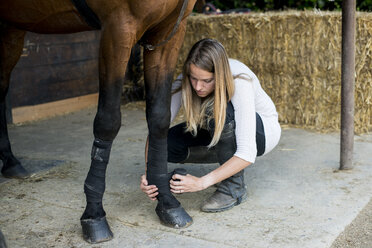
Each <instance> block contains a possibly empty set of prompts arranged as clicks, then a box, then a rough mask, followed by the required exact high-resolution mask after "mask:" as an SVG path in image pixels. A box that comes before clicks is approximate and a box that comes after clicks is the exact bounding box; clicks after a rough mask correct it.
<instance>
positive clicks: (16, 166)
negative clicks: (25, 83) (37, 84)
mask: <svg viewBox="0 0 372 248" xmlns="http://www.w3.org/2000/svg"><path fill="white" fill-rule="evenodd" d="M25 33H26V32H25V31H21V30H18V29H14V28H11V27H6V28H3V29H1V30H0V159H1V160H2V161H3V168H2V169H1V173H2V174H3V176H4V177H9V178H26V177H28V176H29V175H30V174H29V173H28V172H27V171H26V170H25V169H24V168H23V166H22V165H21V163H20V162H19V161H18V159H17V158H16V157H14V155H13V153H12V149H11V146H10V141H9V137H8V129H7V121H6V103H5V97H6V94H7V92H8V88H9V79H10V73H11V72H12V70H13V68H14V66H15V65H16V64H17V61H18V60H19V58H20V56H21V54H22V49H23V39H24V36H25Z"/></svg>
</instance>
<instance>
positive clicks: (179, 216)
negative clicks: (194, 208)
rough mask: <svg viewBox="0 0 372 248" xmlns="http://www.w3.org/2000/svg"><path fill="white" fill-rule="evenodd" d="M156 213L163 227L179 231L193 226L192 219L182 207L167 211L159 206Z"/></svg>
mask: <svg viewBox="0 0 372 248" xmlns="http://www.w3.org/2000/svg"><path fill="white" fill-rule="evenodd" d="M155 211H156V214H157V215H158V216H159V219H160V221H161V223H162V224H163V225H166V226H169V227H173V228H177V229H179V228H185V227H188V226H190V225H191V224H192V218H191V217H190V215H189V214H188V213H187V212H186V211H185V209H183V207H181V206H179V207H177V208H170V209H165V208H163V207H160V206H159V205H158V206H157V207H156V209H155Z"/></svg>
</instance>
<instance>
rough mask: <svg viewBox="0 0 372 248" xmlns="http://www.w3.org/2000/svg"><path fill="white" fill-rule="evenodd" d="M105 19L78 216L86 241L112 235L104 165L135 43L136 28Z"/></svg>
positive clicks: (117, 125) (118, 123) (117, 124)
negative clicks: (81, 207)
mask: <svg viewBox="0 0 372 248" xmlns="http://www.w3.org/2000/svg"><path fill="white" fill-rule="evenodd" d="M112 19H113V20H112V22H111V21H110V20H108V21H107V22H106V23H105V25H104V29H103V30H102V37H101V43H100V57H99V84H100V85H99V101H98V110H97V114H96V117H95V119H94V130H93V132H94V137H95V139H94V142H93V147H92V153H91V166H90V169H89V172H88V175H87V178H86V180H85V183H84V192H85V195H86V201H87V206H86V209H85V211H84V213H83V215H82V217H81V225H82V228H83V236H84V239H85V240H86V241H88V242H89V243H99V242H103V241H107V240H110V239H112V238H113V234H112V232H111V230H110V228H109V225H108V223H107V221H106V217H105V216H106V213H105V211H104V209H103V206H102V198H103V194H104V191H105V178H106V168H107V164H108V162H109V157H110V151H111V145H112V142H113V140H114V138H115V137H116V135H117V134H118V132H119V128H120V126H121V113H120V100H121V94H122V84H123V81H124V76H125V70H126V66H127V62H128V60H129V56H130V52H131V48H132V46H133V45H134V44H135V42H136V35H135V33H133V31H132V30H136V28H135V27H132V26H130V25H129V24H127V23H123V24H122V25H121V24H120V23H119V22H118V20H120V18H112Z"/></svg>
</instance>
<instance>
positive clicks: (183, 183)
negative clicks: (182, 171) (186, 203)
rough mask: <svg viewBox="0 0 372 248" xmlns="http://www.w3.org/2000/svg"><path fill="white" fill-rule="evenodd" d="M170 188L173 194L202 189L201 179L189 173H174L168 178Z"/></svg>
mask: <svg viewBox="0 0 372 248" xmlns="http://www.w3.org/2000/svg"><path fill="white" fill-rule="evenodd" d="M176 180H177V181H176ZM178 180H179V181H178ZM170 188H171V191H172V193H175V194H181V193H185V192H196V191H200V190H203V189H204V185H203V179H202V178H200V177H194V176H193V175H190V174H187V175H186V176H182V175H179V174H175V175H173V176H172V180H170Z"/></svg>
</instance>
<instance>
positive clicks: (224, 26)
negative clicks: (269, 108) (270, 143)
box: [177, 11, 372, 133]
mask: <svg viewBox="0 0 372 248" xmlns="http://www.w3.org/2000/svg"><path fill="white" fill-rule="evenodd" d="M356 34H357V36H356V40H357V42H356V85H355V131H356V132H357V133H365V132H368V131H371V130H372V70H371V65H372V39H371V37H372V13H358V14H357V33H356ZM206 37H208V38H215V39H218V40H219V41H221V43H222V44H223V45H224V46H225V48H226V50H227V52H228V54H229V56H230V57H232V58H236V59H238V60H241V61H242V62H244V63H245V64H247V65H248V66H249V67H250V68H251V69H252V71H253V72H255V73H256V74H257V76H258V78H259V79H260V81H261V84H262V86H263V88H264V89H265V91H266V92H267V93H268V94H269V95H270V96H271V97H272V99H273V101H274V103H275V105H276V107H277V110H278V113H279V119H280V122H281V123H282V124H289V125H293V126H297V127H303V128H308V129H314V130H317V131H336V130H339V128H340V107H341V106H340V102H341V98H340V92H341V13H340V12H318V11H317V12H310V11H305V12H297V11H296V12H294V11H292V12H278V13H276V12H275V13H251V14H240V15H239V14H235V15H216V16H205V15H196V16H191V17H190V18H189V20H188V27H187V34H186V36H185V41H184V44H183V47H182V50H181V52H180V56H179V61H178V67H177V74H178V73H180V72H181V66H182V63H183V61H184V60H185V58H186V56H187V52H188V51H189V49H190V48H191V46H192V45H193V44H194V43H195V42H196V41H198V40H200V39H202V38H206Z"/></svg>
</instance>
